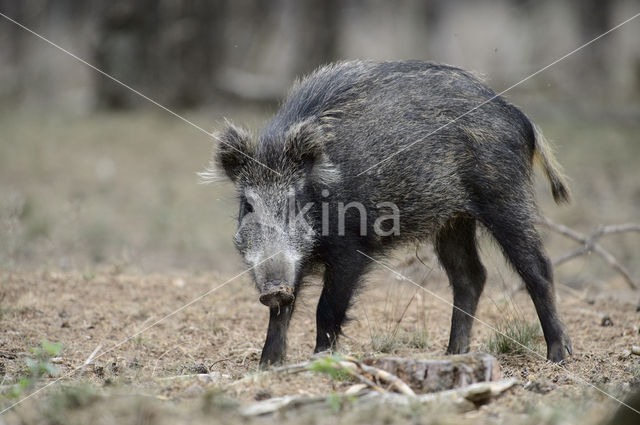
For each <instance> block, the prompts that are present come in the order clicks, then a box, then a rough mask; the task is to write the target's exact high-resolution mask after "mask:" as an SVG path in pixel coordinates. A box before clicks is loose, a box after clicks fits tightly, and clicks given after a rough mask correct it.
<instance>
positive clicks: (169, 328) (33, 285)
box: [0, 268, 640, 423]
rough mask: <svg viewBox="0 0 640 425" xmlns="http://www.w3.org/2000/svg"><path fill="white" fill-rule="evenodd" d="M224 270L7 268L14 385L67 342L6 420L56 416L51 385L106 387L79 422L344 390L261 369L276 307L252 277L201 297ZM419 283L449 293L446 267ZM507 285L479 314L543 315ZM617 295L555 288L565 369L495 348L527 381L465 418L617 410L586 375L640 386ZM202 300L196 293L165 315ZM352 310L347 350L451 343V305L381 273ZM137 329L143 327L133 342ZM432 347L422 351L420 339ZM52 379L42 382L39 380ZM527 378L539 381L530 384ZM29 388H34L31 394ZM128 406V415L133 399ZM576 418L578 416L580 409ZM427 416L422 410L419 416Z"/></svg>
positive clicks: (292, 352)
mask: <svg viewBox="0 0 640 425" xmlns="http://www.w3.org/2000/svg"><path fill="white" fill-rule="evenodd" d="M227 279H228V277H227V276H222V275H219V274H198V275H178V274H174V275H135V274H124V273H122V272H120V271H119V270H118V269H117V268H113V269H110V270H104V271H100V272H97V273H96V274H94V275H86V274H85V275H82V274H78V273H60V272H46V271H45V272H38V273H3V274H2V275H1V276H0V284H1V287H2V291H1V293H0V298H1V300H2V301H1V309H2V310H1V311H2V316H1V319H0V326H1V328H2V330H3V332H2V335H1V336H0V341H1V342H0V364H1V366H0V370H1V371H2V374H3V375H4V378H3V386H2V388H3V391H4V392H5V394H6V393H7V391H8V390H9V389H10V388H11V386H12V383H13V382H15V381H16V380H17V379H18V378H19V377H21V376H24V375H25V374H27V373H28V368H27V365H26V363H25V360H24V359H25V357H29V356H30V355H31V354H30V353H29V351H28V349H29V348H30V347H37V346H39V344H40V341H41V340H48V341H52V342H61V343H62V344H63V350H62V352H61V354H60V356H59V357H57V358H56V359H55V364H56V365H57V366H58V367H59V370H60V375H59V376H61V377H62V378H61V380H60V382H58V383H57V384H55V385H54V386H52V387H50V388H47V389H45V390H44V391H43V392H42V394H39V395H36V396H34V397H32V398H30V399H28V400H27V401H25V402H24V403H22V404H20V405H19V406H17V407H16V408H14V409H13V410H11V411H10V412H8V413H7V416H5V417H4V418H2V419H3V420H6V421H7V422H8V423H13V422H14V421H17V422H23V423H40V422H42V421H46V420H45V418H50V417H51V415H52V414H51V406H50V403H51V402H50V400H51V399H52V398H51V395H52V394H56V393H60V389H61V388H66V387H68V386H69V385H79V384H80V383H82V384H84V385H89V386H90V388H92V391H95V392H97V393H98V394H100V398H99V400H101V402H96V403H97V405H96V404H95V403H91V404H90V405H89V406H81V407H79V408H77V409H75V410H70V411H64V413H63V416H64V417H65V418H67V419H68V420H70V421H71V422H73V421H81V420H84V419H86V418H87V417H91V415H92V414H95V415H98V416H100V415H101V413H100V412H101V408H100V407H96V406H100V403H106V404H107V405H110V406H112V407H113V406H116V407H117V406H120V405H121V404H122V402H123V401H122V400H121V399H122V398H123V397H122V395H123V394H129V395H130V397H124V398H125V399H126V402H127V403H132V402H133V401H132V400H134V399H139V398H140V397H142V398H144V397H147V398H149V399H150V400H152V405H150V406H152V407H148V408H149V409H151V411H152V412H156V413H158V414H160V413H159V412H163V411H164V410H168V412H169V413H167V415H169V416H166V417H165V416H164V414H160V416H161V417H163V418H168V417H171V415H178V416H180V417H183V415H184V412H182V413H179V412H181V411H182V409H187V411H188V412H191V413H189V415H191V416H192V418H194V420H200V419H202V420H204V419H206V418H207V415H206V412H205V413H202V412H201V409H196V410H195V412H197V413H194V410H189V407H188V406H190V405H191V404H192V403H195V402H196V401H197V403H200V404H201V403H205V402H206V400H209V399H211V397H212V395H211V394H218V393H219V394H224V397H225V400H227V399H228V400H231V401H230V403H240V404H246V403H250V402H252V401H254V400H258V399H264V398H269V397H277V396H281V395H285V394H302V395H311V394H324V393H330V392H332V391H336V392H340V391H343V390H345V389H346V388H347V387H348V386H349V385H351V383H350V382H340V381H334V380H331V379H330V378H328V377H324V376H318V375H311V374H302V375H294V376H278V375H269V376H264V375H260V374H256V370H257V362H258V359H259V354H260V350H261V345H262V343H263V341H264V336H265V328H266V322H267V311H266V309H265V308H264V307H263V306H262V305H260V304H259V303H258V302H257V300H256V294H255V291H254V289H253V288H252V285H251V283H250V282H249V280H248V278H246V277H244V276H243V277H240V278H238V279H236V280H234V281H231V282H229V283H228V284H226V285H225V286H223V287H221V288H220V289H218V290H216V291H214V292H212V293H210V294H208V295H206V296H204V297H202V298H200V299H198V297H200V296H201V295H202V294H205V293H207V292H208V291H210V290H211V289H212V288H215V287H216V286H218V285H220V284H221V283H223V282H225V281H226V280H227ZM421 283H422V284H423V285H424V286H425V287H426V288H428V289H429V290H431V291H434V292H435V293H437V294H438V295H441V296H442V297H444V298H446V299H450V294H449V290H448V288H447V287H446V284H445V282H444V280H443V279H442V276H441V272H438V273H436V276H434V275H433V274H432V275H431V277H429V278H427V280H426V281H424V282H421ZM317 292H318V288H317V287H315V286H313V285H312V286H311V287H310V288H308V289H307V290H306V291H305V293H304V294H303V297H302V300H301V301H302V302H301V303H300V308H299V309H298V311H297V313H296V315H295V317H294V320H293V325H292V328H291V330H290V334H289V335H290V337H289V351H288V361H289V362H298V361H303V360H306V359H308V358H309V357H310V355H311V353H312V349H313V342H314V339H315V335H314V331H315V324H314V317H313V310H314V309H313V306H314V303H315V299H316V296H317ZM503 293H504V291H501V290H499V288H492V287H490V288H489V290H488V291H487V294H486V295H485V296H484V297H483V301H482V303H481V306H480V309H479V312H478V317H479V318H481V319H482V320H484V321H486V322H488V323H490V324H493V325H495V326H500V325H501V324H503V323H504V322H505V320H511V319H514V318H523V319H525V320H529V321H532V320H535V313H534V311H533V308H532V305H531V302H530V301H529V300H528V297H527V295H526V293H523V292H519V293H516V294H515V295H514V296H513V297H505V296H504V295H503ZM612 294H613V295H612ZM612 294H609V295H606V296H600V297H595V298H586V297H581V296H580V294H576V293H575V291H572V292H567V291H564V290H563V289H559V304H560V308H561V311H562V314H563V317H564V320H565V322H566V325H567V327H568V330H569V333H570V335H571V337H572V339H573V347H574V355H573V356H572V357H571V358H570V360H569V361H568V362H567V363H566V364H565V365H564V366H563V367H562V368H560V367H556V366H554V365H551V364H549V363H546V362H545V361H544V359H543V358H542V357H539V356H538V355H536V354H532V353H529V354H525V355H510V354H502V355H499V356H498V359H499V363H500V365H501V367H502V373H503V376H505V377H516V378H518V379H519V384H518V386H517V387H516V388H515V389H514V390H511V391H510V392H509V393H508V394H506V395H504V396H503V397H501V398H500V399H498V400H496V401H494V402H493V403H491V404H489V405H487V406H484V407H482V408H481V409H480V410H478V411H475V412H472V413H466V414H463V415H458V416H457V420H460V421H463V420H464V421H466V420H469V421H471V422H473V423H478V421H479V422H483V423H493V422H494V421H496V420H497V419H496V418H500V420H499V421H498V422H499V423H508V422H504V421H505V420H512V421H516V420H517V422H518V423H530V421H532V420H534V418H537V419H535V420H537V421H542V422H546V423H565V422H563V421H566V423H573V422H574V420H573V419H576V418H581V419H580V420H581V421H582V422H584V421H586V422H587V423H597V421H598V420H601V419H602V418H604V417H606V416H607V415H608V414H610V412H611V411H612V410H613V409H615V408H616V406H617V403H616V402H614V401H612V400H611V399H609V398H607V397H606V396H604V395H603V394H602V393H599V392H598V391H597V390H596V389H594V388H593V387H591V386H590V384H591V385H594V386H596V387H597V388H599V389H602V390H603V391H606V392H608V393H611V394H612V395H614V396H617V397H622V396H624V394H626V392H627V391H628V390H629V389H630V388H633V387H637V386H638V385H640V356H633V355H631V356H629V355H625V353H624V350H627V349H630V348H631V346H632V345H634V344H636V345H637V344H638V343H639V341H640V335H639V333H638V327H639V325H640V313H637V312H636V311H635V301H637V300H635V299H633V298H631V297H626V298H625V297H622V296H614V295H615V293H612ZM618 295H620V293H618ZM193 300H197V301H195V302H193V304H191V305H189V306H188V307H186V308H184V309H183V310H181V311H179V312H177V313H175V314H173V315H171V316H170V317H166V318H165V319H164V320H162V319H163V318H164V317H165V316H166V315H168V314H170V313H172V312H174V311H175V310H176V309H179V308H180V307H182V306H184V305H185V304H187V303H189V302H191V301H193ZM603 315H608V316H609V318H610V325H609V322H607V324H608V325H609V326H603V325H602V324H603V321H602V316H603ZM352 316H354V318H355V319H356V320H354V321H352V322H350V323H349V325H348V326H347V327H346V329H345V333H346V337H345V338H343V340H342V343H341V346H340V351H341V352H343V353H349V354H354V355H358V356H364V355H374V354H376V348H378V349H380V339H381V338H384V337H385V336H389V335H390V334H393V333H394V331H396V328H397V329H398V330H397V334H398V335H403V337H399V338H397V340H396V341H395V342H393V343H390V344H387V346H386V347H382V349H384V350H386V351H389V352H393V353H395V354H397V355H405V356H421V355H425V354H442V353H443V352H444V349H445V347H446V343H447V341H448V326H449V320H450V307H449V306H448V305H446V304H445V303H444V302H442V301H440V300H438V299H437V298H435V297H433V296H431V295H429V294H428V293H427V292H425V291H422V290H419V289H418V288H416V287H414V286H412V285H410V284H409V283H408V282H401V281H398V280H397V279H393V278H391V277H390V276H388V275H386V274H385V273H383V272H377V273H375V274H374V276H373V277H372V278H371V279H370V282H369V283H368V286H367V288H366V289H365V290H364V291H363V293H362V294H361V295H360V297H359V299H358V302H357V303H356V305H355V306H354V309H353V311H352ZM158 320H162V321H160V322H158ZM140 331H142V332H141V333H139V334H137V335H136V333H138V332H140ZM491 333H492V331H491V330H490V329H488V328H487V327H485V326H484V325H482V324H480V323H477V324H476V325H475V331H474V336H473V345H472V350H476V351H477V350H483V349H485V348H486V342H487V339H488V338H489V336H490V335H491ZM132 335H136V336H134V337H133V338H130V337H131V336H132ZM411 335H420V336H421V338H424V340H421V341H420V342H419V343H417V342H416V341H415V339H414V340H412V338H411ZM128 338H129V339H128ZM125 341H126V342H125ZM540 342H541V343H542V344H540V346H539V348H538V352H539V353H544V345H543V341H540ZM424 344H426V347H425V348H415V347H417V346H421V345H424ZM97 347H101V348H100V350H99V351H98V353H97V355H96V357H95V358H94V359H93V361H92V362H91V364H89V365H87V366H86V367H84V368H81V369H80V370H78V368H79V367H80V366H81V365H83V363H84V362H85V360H86V359H87V358H88V357H89V356H90V354H91V353H92V352H93V351H94V350H95V349H96V348H97ZM203 372H204V373H210V372H215V373H214V374H213V376H214V377H215V379H213V380H212V381H211V382H203V381H202V380H199V379H197V378H189V377H184V376H182V375H190V374H194V373H203ZM52 380H53V378H52V377H48V378H43V379H42V380H41V381H39V382H38V383H37V387H41V386H43V385H45V384H46V383H47V382H51V381H52ZM531 382H534V383H535V385H532V384H531ZM527 383H529V385H528V386H527V388H529V389H530V390H526V389H524V386H525V384H527ZM27 394H29V391H27V392H25V393H24V394H23V395H27ZM215 397H217V396H215ZM215 397H214V398H215ZM15 400H17V399H10V398H6V397H5V398H3V400H2V405H3V406H8V405H10V404H11V403H12V402H14V401H15ZM147 402H149V401H148V400H147ZM114 403H115V404H114ZM216 406H217V404H216ZM34 407H35V408H34ZM114 408H115V407H114ZM218 408H219V407H216V409H218ZM122 409H123V411H125V412H130V409H128V408H125V407H122ZM327 409H328V408H327ZM205 410H206V409H205ZM327 411H328V412H329V413H331V411H330V410H327ZM349 411H350V410H349V409H348V408H345V409H343V410H342V411H341V412H337V413H336V412H334V413H331V414H333V415H337V416H336V417H337V418H340V419H341V420H344V421H347V420H348V419H346V417H347V416H348V414H349ZM91 412H93V413H91ZM225 412H226V413H225V415H230V416H229V417H230V418H233V417H234V415H235V413H233V412H234V408H230V409H228V410H225ZM303 412H304V411H303ZM303 412H301V413H299V414H300V415H303V414H304V413H303ZM307 413H308V412H307ZM154 415H155V413H154ZM345 415H347V416H345ZM451 415H452V413H451V412H440V413H437V414H436V415H435V416H433V413H432V414H431V416H429V420H428V421H427V422H429V421H432V420H434V418H440V419H442V420H445V419H446V418H449V417H450V416H451ZM571 415H577V416H574V417H573V419H571ZM310 417H314V418H316V416H310ZM321 417H322V415H321ZM403 417H404V416H402V415H401V414H400V413H399V414H398V416H394V415H391V416H390V418H391V419H394V418H395V419H398V420H401V419H402V418H403ZM454 417H456V416H455V415H454ZM81 418H84V419H81ZM203 418H204V419H203ZM509 418H510V419H509ZM518 418H519V419H518ZM289 419H291V418H289ZM316 419H317V418H316ZM378 419H380V418H378ZM395 419H394V420H395ZM314 420H315V419H314ZM349 420H350V419H349ZM422 420H426V417H425V418H423V417H420V421H422ZM447 420H448V419H447ZM134 422H135V421H134ZM78 423H80V422H78ZM106 423H110V422H108V421H107V422H106ZM149 423H155V422H153V421H152V422H149ZM512 423H513V422H512ZM531 423H534V422H531Z"/></svg>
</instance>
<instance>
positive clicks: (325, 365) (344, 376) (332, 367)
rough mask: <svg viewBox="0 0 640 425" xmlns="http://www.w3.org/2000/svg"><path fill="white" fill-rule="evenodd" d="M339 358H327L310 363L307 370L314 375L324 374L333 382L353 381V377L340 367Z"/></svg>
mask: <svg viewBox="0 0 640 425" xmlns="http://www.w3.org/2000/svg"><path fill="white" fill-rule="evenodd" d="M341 360H342V358H341V357H340V356H327V357H322V358H320V359H317V360H315V361H313V362H312V363H311V365H310V366H309V370H310V371H312V372H315V373H324V374H327V375H329V376H330V377H331V379H333V380H335V381H353V375H352V374H351V373H350V372H349V370H348V369H345V368H343V367H342V366H341V365H340V361H341Z"/></svg>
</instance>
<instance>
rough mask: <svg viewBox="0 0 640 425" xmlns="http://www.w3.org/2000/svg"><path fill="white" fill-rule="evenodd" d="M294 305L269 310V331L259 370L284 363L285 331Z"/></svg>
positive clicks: (285, 348)
mask: <svg viewBox="0 0 640 425" xmlns="http://www.w3.org/2000/svg"><path fill="white" fill-rule="evenodd" d="M293 306H294V304H293V303H292V304H289V305H287V306H284V307H280V308H278V307H272V308H271V309H270V310H269V329H268V330H267V340H266V341H265V343H264V348H263V349H262V356H260V368H261V369H266V368H268V367H269V366H272V365H276V364H281V363H283V362H284V356H285V354H286V350H287V329H289V321H290V320H291V315H292V314H293Z"/></svg>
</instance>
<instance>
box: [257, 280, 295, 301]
mask: <svg viewBox="0 0 640 425" xmlns="http://www.w3.org/2000/svg"><path fill="white" fill-rule="evenodd" d="M294 299H295V295H294V294H293V285H292V284H289V283H287V282H285V281H283V280H272V281H270V282H267V283H266V284H265V285H264V287H263V288H262V290H261V291H260V302H261V303H262V304H264V305H266V306H267V307H269V308H276V307H278V308H279V307H285V306H288V305H289V304H291V303H292V302H293V300H294Z"/></svg>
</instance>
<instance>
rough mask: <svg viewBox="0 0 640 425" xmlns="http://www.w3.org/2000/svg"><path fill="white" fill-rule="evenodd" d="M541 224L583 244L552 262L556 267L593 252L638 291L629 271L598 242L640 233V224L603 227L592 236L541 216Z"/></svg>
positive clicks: (637, 286)
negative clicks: (620, 234)
mask: <svg viewBox="0 0 640 425" xmlns="http://www.w3.org/2000/svg"><path fill="white" fill-rule="evenodd" d="M538 222H539V223H540V224H543V225H545V226H547V227H548V228H549V229H551V230H554V231H556V232H558V233H560V234H561V235H563V236H566V237H568V238H570V239H573V240H574V241H576V242H578V243H580V244H582V246H580V247H578V248H576V249H573V250H571V251H569V252H567V253H565V254H563V255H561V256H560V257H558V258H556V259H554V260H553V261H552V263H553V265H554V266H559V265H560V264H562V263H565V262H567V261H569V260H571V259H573V258H576V257H579V256H581V255H584V254H587V253H589V252H593V253H595V254H598V255H599V256H600V257H601V258H602V259H603V260H604V261H605V262H606V263H607V264H609V266H610V267H611V268H613V269H614V270H615V271H617V272H618V273H619V274H621V275H622V277H623V278H624V280H625V281H626V282H627V284H628V285H629V286H630V287H631V288H632V289H638V288H639V287H640V285H638V284H637V283H636V281H635V280H634V279H633V278H632V277H631V274H630V273H629V271H628V270H627V269H626V268H625V267H624V266H623V265H622V264H620V263H619V262H618V260H616V258H615V257H614V255H613V254H611V253H610V252H609V251H607V250H606V249H604V248H603V247H602V245H600V244H599V243H597V240H598V239H600V238H601V237H603V236H605V235H611V234H615V233H624V232H640V224H635V223H627V224H619V225H609V226H601V227H600V228H598V229H596V230H595V231H594V232H593V233H592V234H591V235H589V236H586V235H584V234H582V233H580V232H577V231H575V230H573V229H571V228H570V227H567V226H565V225H563V224H559V223H555V222H553V221H551V220H550V219H548V218H547V217H544V216H541V217H539V221H538Z"/></svg>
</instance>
